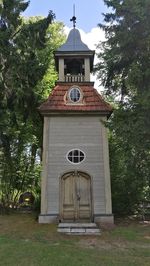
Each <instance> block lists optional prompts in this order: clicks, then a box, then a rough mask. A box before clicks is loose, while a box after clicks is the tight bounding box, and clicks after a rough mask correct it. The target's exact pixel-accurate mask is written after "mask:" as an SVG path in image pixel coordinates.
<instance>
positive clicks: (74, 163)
mask: <svg viewBox="0 0 150 266" xmlns="http://www.w3.org/2000/svg"><path fill="white" fill-rule="evenodd" d="M73 151H78V152H82V153H83V155H84V158H83V160H82V161H79V162H77V163H76V162H72V161H70V160H69V158H68V156H69V153H70V152H73ZM74 157H76V156H74ZM77 158H79V156H78V157H77ZM85 158H86V154H85V152H84V151H82V150H80V149H78V148H76V149H71V150H69V151H68V152H67V154H66V159H67V161H68V162H69V163H71V164H73V165H77V164H81V163H83V162H84V161H85Z"/></svg>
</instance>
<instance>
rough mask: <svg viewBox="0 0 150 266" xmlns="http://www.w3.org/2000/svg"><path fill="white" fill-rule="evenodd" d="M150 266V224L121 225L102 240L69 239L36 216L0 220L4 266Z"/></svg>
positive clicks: (0, 264)
mask: <svg viewBox="0 0 150 266" xmlns="http://www.w3.org/2000/svg"><path fill="white" fill-rule="evenodd" d="M9 265H10V266H124V265H126V266H136V265H138V266H149V265H150V224H140V223H138V222H130V223H119V224H117V226H116V227H115V229H113V230H111V231H103V232H102V235H101V236H66V235H63V234H60V233H57V232H56V225H53V224H49V225H41V224H38V222H37V221H36V219H35V217H34V215H33V214H11V215H3V216H0V266H9Z"/></svg>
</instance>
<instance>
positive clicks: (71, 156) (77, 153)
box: [67, 150, 85, 163]
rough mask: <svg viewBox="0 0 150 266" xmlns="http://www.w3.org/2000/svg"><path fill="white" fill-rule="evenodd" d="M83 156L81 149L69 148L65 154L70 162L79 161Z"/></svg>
mask: <svg viewBox="0 0 150 266" xmlns="http://www.w3.org/2000/svg"><path fill="white" fill-rule="evenodd" d="M84 158H85V154H84V153H83V152H82V151H81V150H71V151H69V152H68V154H67V159H68V160H69V161H70V162H72V163H80V162H82V161H83V160H84Z"/></svg>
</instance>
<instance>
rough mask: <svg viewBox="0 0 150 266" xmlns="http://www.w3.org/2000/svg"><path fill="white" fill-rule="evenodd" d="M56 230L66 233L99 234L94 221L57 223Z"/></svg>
mask: <svg viewBox="0 0 150 266" xmlns="http://www.w3.org/2000/svg"><path fill="white" fill-rule="evenodd" d="M57 232H59V233H64V234H68V235H100V234H101V233H100V229H99V228H98V227H97V225H96V224H95V223H59V225H58V229H57Z"/></svg>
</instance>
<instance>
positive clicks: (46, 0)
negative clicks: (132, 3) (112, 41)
mask: <svg viewBox="0 0 150 266" xmlns="http://www.w3.org/2000/svg"><path fill="white" fill-rule="evenodd" d="M74 5H75V16H76V18H77V23H76V27H77V28H78V29H79V30H80V33H81V39H82V41H83V42H84V43H86V44H87V45H88V47H89V48H90V49H91V50H96V52H97V48H96V46H97V45H98V43H99V42H100V41H104V40H105V36H104V32H103V31H102V30H101V29H100V28H99V27H98V23H102V22H103V15H102V13H106V12H108V9H107V7H106V6H105V5H104V2H103V0H51V1H50V0H30V4H29V7H28V8H27V9H26V11H25V12H24V13H23V14H22V15H23V16H27V17H29V16H47V15H48V12H49V11H50V10H52V11H53V12H54V13H55V15H56V21H62V22H63V23H64V25H65V32H66V34H68V33H69V31H70V29H71V28H72V22H71V21H70V18H72V16H73V6H74ZM97 60H98V59H97V56H95V60H94V64H96V63H97ZM91 80H92V81H94V82H95V88H97V89H98V90H99V91H101V90H102V89H103V88H102V87H100V84H99V81H98V80H97V79H96V76H93V75H92V76H91Z"/></svg>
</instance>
